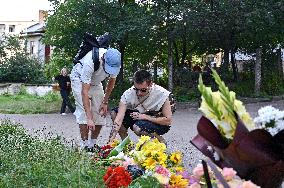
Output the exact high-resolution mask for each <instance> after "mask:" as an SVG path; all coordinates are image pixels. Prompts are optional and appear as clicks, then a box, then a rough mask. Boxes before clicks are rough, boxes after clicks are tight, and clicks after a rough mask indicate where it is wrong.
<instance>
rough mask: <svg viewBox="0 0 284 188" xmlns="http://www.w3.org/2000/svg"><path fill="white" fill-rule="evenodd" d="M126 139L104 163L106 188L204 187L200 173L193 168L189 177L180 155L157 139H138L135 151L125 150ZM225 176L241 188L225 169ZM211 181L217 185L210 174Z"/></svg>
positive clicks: (126, 145)
mask: <svg viewBox="0 0 284 188" xmlns="http://www.w3.org/2000/svg"><path fill="white" fill-rule="evenodd" d="M126 139H128V140H123V141H122V142H121V143H120V144H119V145H117V146H116V147H115V148H114V149H113V151H118V150H120V152H119V153H118V154H117V152H115V153H113V152H111V153H113V154H112V155H109V156H108V157H107V159H105V160H108V161H109V163H108V164H109V167H108V168H107V169H106V173H105V175H104V177H103V180H104V182H105V185H106V187H109V188H119V187H128V188H137V187H141V188H143V187H145V188H148V187H153V188H194V187H196V186H199V187H204V178H203V174H202V173H203V172H201V170H200V169H198V168H196V169H195V170H193V172H194V173H193V175H191V174H189V172H188V171H186V170H185V169H184V167H183V164H182V155H181V153H180V152H172V153H168V152H167V151H166V149H167V148H166V145H165V144H164V143H160V142H159V141H158V139H156V138H154V139H153V138H150V137H149V136H141V137H140V139H139V140H138V142H137V143H136V144H135V145H134V147H131V148H132V149H128V150H126V149H125V148H129V146H128V145H130V143H131V141H129V138H126ZM123 143H124V144H123ZM125 143H128V144H125ZM118 148H119V149H118ZM224 172H225V174H224V175H223V176H224V178H227V179H228V180H226V181H228V182H237V183H235V184H236V185H238V186H239V185H242V183H243V181H242V180H241V179H240V178H238V177H237V176H236V173H235V172H234V173H233V177H231V176H232V175H231V176H230V175H229V172H231V171H230V170H226V169H225V170H224ZM210 179H211V180H212V182H214V184H216V185H217V184H218V180H217V179H216V178H215V177H214V176H213V174H212V173H211V174H210ZM234 179H237V180H234ZM251 184H252V183H251ZM252 185H253V184H252ZM255 187H256V186H255ZM238 188H239V187H238ZM252 188H254V187H252Z"/></svg>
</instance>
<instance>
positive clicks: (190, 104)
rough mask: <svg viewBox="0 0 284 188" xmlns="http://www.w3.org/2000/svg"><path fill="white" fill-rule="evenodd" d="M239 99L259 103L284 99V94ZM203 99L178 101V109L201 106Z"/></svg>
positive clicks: (245, 102) (249, 102)
mask: <svg viewBox="0 0 284 188" xmlns="http://www.w3.org/2000/svg"><path fill="white" fill-rule="evenodd" d="M238 100H240V101H242V102H243V103H244V104H251V103H259V102H272V101H280V100H284V95H280V96H273V97H271V98H268V97H267V98H249V97H239V98H238ZM200 102H201V101H193V102H177V103H176V108H177V110H182V109H189V108H199V106H200Z"/></svg>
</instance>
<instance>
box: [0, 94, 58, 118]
mask: <svg viewBox="0 0 284 188" xmlns="http://www.w3.org/2000/svg"><path fill="white" fill-rule="evenodd" d="M61 102H62V99H61V97H60V95H59V94H58V93H53V92H50V93H48V94H47V95H46V96H44V97H39V96H35V95H29V94H26V93H20V94H19V95H7V94H5V95H0V113H3V114H39V113H55V112H59V111H60V107H61Z"/></svg>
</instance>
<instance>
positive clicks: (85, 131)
mask: <svg viewBox="0 0 284 188" xmlns="http://www.w3.org/2000/svg"><path fill="white" fill-rule="evenodd" d="M79 127H80V134H81V139H82V140H88V134H89V129H88V128H87V125H86V124H80V125H79Z"/></svg>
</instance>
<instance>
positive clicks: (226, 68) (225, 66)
mask: <svg viewBox="0 0 284 188" xmlns="http://www.w3.org/2000/svg"><path fill="white" fill-rule="evenodd" d="M229 52H230V51H229V49H224V61H223V70H224V71H226V72H228V71H229Z"/></svg>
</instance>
